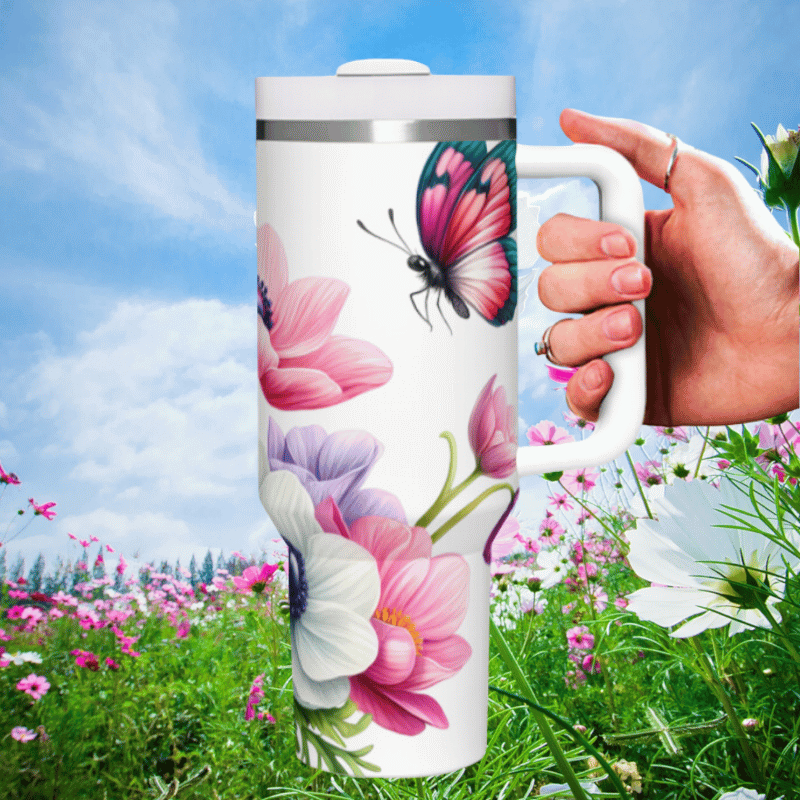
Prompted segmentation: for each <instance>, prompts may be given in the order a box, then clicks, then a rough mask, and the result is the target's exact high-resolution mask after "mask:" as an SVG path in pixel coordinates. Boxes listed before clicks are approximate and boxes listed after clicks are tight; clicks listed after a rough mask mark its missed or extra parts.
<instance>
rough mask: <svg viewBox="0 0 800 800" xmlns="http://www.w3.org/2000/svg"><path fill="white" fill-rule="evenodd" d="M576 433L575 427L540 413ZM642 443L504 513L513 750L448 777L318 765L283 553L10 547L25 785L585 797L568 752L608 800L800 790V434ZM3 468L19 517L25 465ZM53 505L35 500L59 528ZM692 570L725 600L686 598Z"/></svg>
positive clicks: (73, 793)
mask: <svg viewBox="0 0 800 800" xmlns="http://www.w3.org/2000/svg"><path fill="white" fill-rule="evenodd" d="M568 421H569V422H570V423H571V424H573V425H575V426H576V429H575V431H574V432H575V433H576V435H581V434H583V433H585V432H586V431H585V430H584V431H581V430H580V426H581V425H582V424H584V423H582V421H579V420H575V419H574V418H573V419H572V420H568ZM568 435H570V434H568V432H567V431H566V429H563V428H559V427H557V426H556V425H554V424H553V423H551V422H543V423H539V425H537V426H535V427H534V428H531V430H530V431H529V432H528V436H529V440H530V441H531V442H532V443H540V444H544V441H545V440H553V441H557V440H561V439H562V438H563V437H565V436H568ZM643 437H644V438H642V439H640V440H638V442H637V446H636V448H634V449H632V450H630V451H628V453H626V454H625V456H624V457H622V458H620V459H618V461H617V462H614V463H612V464H608V465H606V466H605V467H603V468H599V469H596V470H580V471H574V472H571V473H564V474H563V475H562V474H557V475H550V476H548V478H549V479H550V489H551V493H550V501H549V502H548V506H547V509H546V511H545V513H544V516H543V517H542V518H541V519H537V520H520V519H518V518H516V517H514V516H510V517H509V518H508V519H507V520H506V523H505V524H504V526H503V528H502V529H501V531H500V534H499V535H498V537H497V539H496V540H495V542H494V545H493V551H492V572H493V575H494V578H493V587H492V600H491V604H492V622H493V627H494V631H495V632H494V634H493V638H492V651H491V661H490V686H491V689H490V710H489V732H488V736H489V746H488V749H487V752H486V755H485V757H484V758H483V759H482V760H481V761H480V762H478V763H477V764H474V765H472V766H470V767H468V768H466V769H463V770H460V771H458V772H456V773H452V774H448V775H443V776H438V777H435V778H427V779H397V780H389V779H381V778H370V779H362V778H354V777H350V776H348V775H346V774H331V773H329V772H324V771H322V770H314V769H311V768H309V767H306V766H305V765H303V764H301V763H300V762H299V761H298V760H297V758H296V757H295V736H294V719H295V713H296V709H295V705H294V701H293V695H292V684H291V654H290V638H289V615H288V594H287V592H288V582H287V578H286V573H285V571H284V564H283V562H282V561H280V560H278V563H276V564H265V563H263V561H262V560H261V559H260V558H258V557H255V558H254V557H245V556H243V555H242V554H239V553H236V554H232V555H230V556H227V557H223V556H220V557H219V558H218V560H217V563H216V564H215V563H214V562H213V559H212V558H211V554H210V553H209V554H207V556H206V558H205V559H204V561H203V562H202V563H201V565H200V566H199V567H198V565H197V563H196V562H195V561H194V559H193V560H192V562H191V564H190V565H189V567H188V568H187V567H182V566H180V564H176V565H170V564H166V563H162V564H160V565H159V566H158V567H157V568H156V566H155V565H154V564H149V565H142V566H140V567H139V568H138V569H137V570H134V569H132V568H131V567H130V566H129V565H128V564H127V563H126V561H125V558H124V554H123V555H122V557H120V554H119V553H113V548H112V547H111V546H110V545H108V544H107V543H104V542H102V541H97V540H90V541H81V540H78V539H76V540H75V542H74V546H75V547H76V548H77V552H78V553H79V555H78V556H77V558H76V559H75V561H74V562H73V561H70V562H67V563H58V564H56V565H54V566H53V567H52V568H51V569H48V567H47V565H46V564H45V563H44V560H43V559H41V558H40V559H38V560H37V561H36V562H35V563H34V564H32V565H31V566H30V567H29V568H28V569H27V570H26V569H25V564H24V561H22V559H20V558H18V559H17V560H16V561H15V562H14V563H12V564H7V563H6V558H7V552H8V546H7V544H6V543H4V544H3V548H2V551H0V552H2V555H0V579H1V583H0V585H1V586H2V596H1V597H0V697H1V698H2V706H1V707H2V715H0V720H1V722H0V736H2V749H0V787H2V788H3V797H5V798H8V799H9V800H17V799H19V800H22V799H23V798H26V799H29V800H33V799H34V798H69V800H73V799H74V800H78V799H79V798H98V799H99V798H107V799H108V800H112V799H113V800H116V799H117V798H119V799H120V800H122V798H125V800H128V799H130V800H139V798H141V799H142V800H143V799H144V798H167V797H175V796H177V797H180V798H182V799H185V800H190V798H209V799H210V798H215V800H216V798H221V799H222V800H227V799H228V798H231V800H233V799H234V798H243V799H244V798H265V797H308V798H311V797H325V796H328V795H330V794H332V793H333V794H337V795H339V796H342V797H349V798H405V797H410V798H411V797H413V798H453V800H455V799H456V798H466V797H471V798H486V799H487V800H488V799H489V798H525V797H536V796H547V793H548V792H551V793H552V792H557V794H550V795H549V796H559V797H575V796H577V795H576V794H575V793H574V792H573V790H572V789H569V788H567V787H566V785H565V777H564V776H563V774H562V773H563V759H564V758H566V760H567V762H568V763H569V769H571V770H572V772H573V773H574V775H576V776H577V778H578V780H579V781H580V782H581V784H582V787H581V788H582V790H583V791H584V792H585V796H591V797H636V798H643V799H644V798H648V799H653V800H656V799H657V800H689V798H704V799H706V800H717V799H718V798H721V797H723V796H729V797H736V798H741V800H745V798H755V797H759V796H765V797H766V798H769V800H774V799H775V798H779V797H784V798H785V800H788V798H791V797H793V796H795V792H794V787H795V786H797V785H800V775H799V774H798V772H799V771H800V766H798V760H797V748H798V742H800V715H798V713H797V712H798V708H800V693H799V691H798V690H799V687H800V653H799V652H798V651H800V582H798V571H800V489H799V488H798V486H797V479H798V478H800V461H798V457H797V455H796V451H797V450H798V449H800V448H798V447H797V445H798V442H800V431H799V430H798V427H797V424H796V422H795V421H794V420H793V419H792V418H790V417H789V416H788V415H783V416H782V417H779V418H775V419H772V420H768V421H765V422H763V423H759V424H753V425H748V426H740V427H739V429H738V430H736V429H734V428H719V429H707V428H702V429H688V428H687V429H680V428H679V429H674V430H673V429H643ZM0 480H2V482H3V484H4V485H3V491H4V492H5V496H4V497H3V498H2V504H0V511H5V513H9V512H8V509H9V501H10V500H11V501H12V502H13V491H14V490H16V491H17V492H19V491H21V489H20V487H19V486H18V484H17V483H16V482H15V481H18V480H19V479H17V478H16V476H15V475H13V474H12V473H10V472H5V471H3V472H2V475H1V476H0ZM716 485H720V487H721V488H719V489H717V488H715V487H716ZM725 487H728V488H727V490H726V489H725ZM737 487H738V488H737ZM725 491H727V494H725V493H724V492H725ZM732 498H735V499H733V500H732ZM726 506H727V509H726ZM52 507H53V506H52V505H48V504H43V505H37V504H36V503H34V502H32V501H31V502H30V505H29V507H28V508H26V509H20V510H24V511H25V512H26V513H27V514H28V517H27V519H28V520H29V521H30V522H34V521H35V523H36V524H37V525H46V524H47V518H48V517H52V515H54V513H55V512H53V510H52ZM726 510H727V512H728V513H727V514H725V513H723V512H725V511H726ZM31 512H33V513H32V514H31ZM11 515H12V516H15V515H14V512H13V511H12V512H11ZM38 517H42V518H43V519H41V520H39V519H38ZM20 518H22V517H20ZM656 518H657V519H658V522H656V521H655V520H656ZM681 532H683V534H682V533H681ZM681 535H683V536H684V538H683V539H681V538H680V537H681ZM659 537H660V538H659ZM73 538H74V537H73ZM709 542H716V544H714V545H713V546H712V545H710V544H708V543H709ZM12 544H13V543H12ZM693 547H697V548H699V550H702V549H703V547H705V549H706V550H707V551H708V552H707V553H706V557H705V558H702V557H701V556H702V553H699V554H698V552H699V551H698V552H695V551H693V550H692V548H693ZM676 548H678V549H680V550H681V552H682V553H683V554H684V555H683V556H682V557H681V559H672V562H670V560H669V558H667V559H666V560H665V558H664V553H665V552H667V551H670V552H675V549H676ZM715 548H716V549H715ZM726 548H727V549H726ZM112 553H113V558H112ZM106 558H108V560H109V562H111V561H113V562H116V564H115V566H114V567H113V568H110V567H107V565H106ZM687 559H688V562H689V563H691V564H693V565H694V566H693V567H692V568H691V569H690V570H689V573H686V563H687ZM670 563H671V564H672V566H670ZM676 565H677V566H676ZM679 567H681V568H683V569H684V572H683V573H681V571H680V569H679ZM670 569H673V573H674V574H670V573H669V570H670ZM692 569H693V570H694V572H692ZM654 570H655V572H654ZM656 573H658V574H656ZM687 574H691V575H693V576H694V577H693V578H692V577H687ZM693 581H699V583H697V584H696V585H695V584H694V583H693ZM701 584H702V585H701ZM692 586H695V590H697V591H701V592H703V595H702V597H705V598H706V599H705V600H702V599H701V600H700V601H697V598H696V597H695V598H694V600H693V602H694V605H692V603H691V602H688V601H687V602H688V604H687V602H684V603H683V605H681V604H680V602H679V603H677V604H676V602H675V597H676V595H675V594H674V593H678V594H680V593H681V592H683V593H684V599H685V597H686V595H685V593H686V592H688V591H694V590H693V589H692V588H691V587H692ZM697 586H700V588H699V589H697ZM678 607H680V608H681V609H682V611H679V612H675V609H676V608H678ZM676 613H677V616H678V617H680V618H679V619H676V618H675V615H676ZM670 614H672V616H670ZM681 614H682V616H681ZM545 720H546V722H544V723H543V721H545ZM543 724H544V727H546V728H548V730H549V732H550V739H549V741H548V739H547V738H546V736H545V735H544V734H545V733H546V732H545V731H544V727H543ZM367 760H368V759H367ZM559 786H560V787H561V789H558V788H555V787H559ZM748 790H749V791H748ZM540 792H542V794H540ZM725 793H733V794H730V795H726V794H725Z"/></svg>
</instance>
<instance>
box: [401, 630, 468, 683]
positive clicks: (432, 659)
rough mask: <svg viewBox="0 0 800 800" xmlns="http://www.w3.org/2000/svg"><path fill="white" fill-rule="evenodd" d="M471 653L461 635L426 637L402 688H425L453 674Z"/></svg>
mask: <svg viewBox="0 0 800 800" xmlns="http://www.w3.org/2000/svg"><path fill="white" fill-rule="evenodd" d="M471 655H472V647H470V644H469V642H467V640H466V639H463V638H462V637H461V636H448V637H447V638H446V639H442V640H441V641H436V640H433V639H426V640H425V643H424V644H423V648H422V653H421V654H420V655H418V656H417V661H416V663H415V664H414V669H413V671H412V672H411V674H410V675H409V677H408V679H407V680H406V681H404V683H403V686H402V688H403V689H408V690H413V691H418V690H420V689H427V688H429V687H430V686H433V685H434V684H436V683H439V682H440V681H443V680H446V679H447V678H450V677H452V676H453V675H455V674H456V673H457V672H458V671H459V670H460V669H461V668H462V667H463V666H464V664H466V663H467V661H469V658H470V656H471Z"/></svg>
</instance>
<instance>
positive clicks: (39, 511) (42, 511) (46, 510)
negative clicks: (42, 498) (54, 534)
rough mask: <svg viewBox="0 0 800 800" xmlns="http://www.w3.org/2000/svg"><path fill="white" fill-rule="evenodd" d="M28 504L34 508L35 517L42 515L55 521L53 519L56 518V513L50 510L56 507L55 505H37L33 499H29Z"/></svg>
mask: <svg viewBox="0 0 800 800" xmlns="http://www.w3.org/2000/svg"><path fill="white" fill-rule="evenodd" d="M28 502H29V503H30V504H31V505H32V506H33V514H34V516H38V515H41V516H43V517H44V518H45V519H53V517H55V515H56V512H55V511H51V510H50V509H51V508H52V507H53V506H54V505H55V503H44V504H43V505H37V504H36V503H34V502H33V498H32V497H29V498H28Z"/></svg>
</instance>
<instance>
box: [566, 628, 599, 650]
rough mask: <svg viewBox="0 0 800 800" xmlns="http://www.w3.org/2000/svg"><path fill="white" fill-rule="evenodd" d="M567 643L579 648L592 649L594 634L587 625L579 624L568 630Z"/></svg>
mask: <svg viewBox="0 0 800 800" xmlns="http://www.w3.org/2000/svg"><path fill="white" fill-rule="evenodd" d="M567 643H568V644H569V646H570V647H572V648H575V649H577V650H591V649H592V648H593V647H594V636H593V635H592V634H591V633H589V629H588V628H587V627H586V626H585V625H578V626H576V627H574V628H570V629H569V630H568V631H567Z"/></svg>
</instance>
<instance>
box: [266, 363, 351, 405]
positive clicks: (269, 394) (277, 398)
mask: <svg viewBox="0 0 800 800" xmlns="http://www.w3.org/2000/svg"><path fill="white" fill-rule="evenodd" d="M259 378H260V381H261V390H262V391H263V392H264V397H266V399H267V402H268V403H269V404H270V405H271V406H272V407H273V408H280V409H283V410H288V411H296V410H302V409H310V408H328V407H329V406H335V405H337V404H338V403H341V402H342V401H343V400H345V399H346V398H345V397H344V395H343V394H342V390H341V387H340V386H339V385H338V384H337V383H336V381H334V380H332V379H331V378H330V377H329V376H328V375H326V374H325V373H324V372H320V371H319V370H314V369H297V368H291V369H284V368H283V367H281V368H279V369H268V370H266V371H265V372H263V373H262V374H261V375H259Z"/></svg>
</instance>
